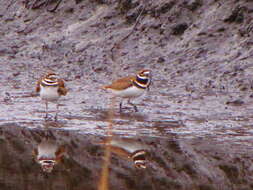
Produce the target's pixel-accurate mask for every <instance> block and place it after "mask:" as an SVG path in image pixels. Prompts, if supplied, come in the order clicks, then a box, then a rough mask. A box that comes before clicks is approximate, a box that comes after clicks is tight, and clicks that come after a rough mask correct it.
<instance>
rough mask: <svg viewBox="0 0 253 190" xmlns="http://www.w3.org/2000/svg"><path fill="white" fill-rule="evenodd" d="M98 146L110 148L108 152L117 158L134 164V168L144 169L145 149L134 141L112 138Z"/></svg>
mask: <svg viewBox="0 0 253 190" xmlns="http://www.w3.org/2000/svg"><path fill="white" fill-rule="evenodd" d="M99 144H102V145H105V146H110V150H111V151H112V152H113V153H114V154H117V155H118V156H120V157H122V158H125V159H127V160H131V161H132V162H134V165H135V167H136V168H139V169H145V168H146V154H147V152H146V150H145V147H144V146H143V145H142V144H141V143H139V142H137V141H136V140H134V139H128V138H122V139H118V138H113V139H111V140H110V141H108V140H107V141H104V142H101V143H99Z"/></svg>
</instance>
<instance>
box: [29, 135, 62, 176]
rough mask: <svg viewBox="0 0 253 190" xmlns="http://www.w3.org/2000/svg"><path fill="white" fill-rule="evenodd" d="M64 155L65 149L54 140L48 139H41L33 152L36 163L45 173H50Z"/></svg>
mask: <svg viewBox="0 0 253 190" xmlns="http://www.w3.org/2000/svg"><path fill="white" fill-rule="evenodd" d="M64 153H65V147H64V146H59V145H58V144H57V143H56V140H53V139H49V138H48V137H47V138H45V139H43V140H42V141H41V142H40V143H39V144H38V147H37V148H36V149H35V150H34V152H33V154H34V156H35V160H36V162H37V163H39V164H40V165H41V168H42V170H43V171H44V172H47V173H50V172H52V170H53V169H54V166H55V165H56V164H58V163H59V162H60V161H61V160H62V158H63V156H64Z"/></svg>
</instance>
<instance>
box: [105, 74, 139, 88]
mask: <svg viewBox="0 0 253 190" xmlns="http://www.w3.org/2000/svg"><path fill="white" fill-rule="evenodd" d="M134 79H135V76H128V77H124V78H121V79H118V80H116V81H113V82H112V84H111V85H108V86H104V87H103V88H104V89H108V88H110V89H114V90H122V89H125V88H128V87H130V86H132V85H133V80H134Z"/></svg>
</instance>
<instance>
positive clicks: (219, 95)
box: [0, 0, 253, 190]
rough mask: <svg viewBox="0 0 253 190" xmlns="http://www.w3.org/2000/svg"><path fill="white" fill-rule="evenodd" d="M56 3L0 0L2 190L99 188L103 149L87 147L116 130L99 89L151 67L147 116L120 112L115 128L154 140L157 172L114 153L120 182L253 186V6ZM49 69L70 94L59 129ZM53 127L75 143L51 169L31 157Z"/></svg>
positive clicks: (209, 0)
mask: <svg viewBox="0 0 253 190" xmlns="http://www.w3.org/2000/svg"><path fill="white" fill-rule="evenodd" d="M48 2H49V3H48V4H46V1H40V3H41V4H38V2H37V1H36V0H24V1H19V0H11V1H4V0H0V66H1V67H0V86H1V91H0V93H1V95H2V96H1V97H0V103H1V106H0V131H1V134H2V135H1V141H0V143H1V144H0V146H1V147H2V148H1V154H0V168H1V171H3V172H1V174H0V184H1V189H2V187H3V188H5V189H17V188H20V189H45V188H47V189H58V188H60V189H81V188H83V187H86V186H87V184H86V183H88V184H89V185H90V189H95V188H96V185H97V181H98V177H99V172H100V169H101V155H100V154H99V156H98V155H97V154H95V155H94V154H93V153H92V152H88V151H87V152H86V151H85V150H83V149H82V147H87V148H88V149H89V147H91V149H93V148H92V147H93V146H95V147H96V145H94V143H93V138H94V139H95V140H97V139H100V138H102V137H103V136H104V135H105V133H106V126H107V122H106V121H107V116H108V113H107V112H108V104H109V98H110V95H109V94H108V93H106V92H105V91H103V90H102V89H101V88H100V87H101V86H103V85H105V84H107V83H109V82H110V81H111V80H112V79H115V78H116V77H120V76H126V75H128V74H133V73H135V72H136V71H137V70H139V69H142V68H149V69H151V70H152V75H153V78H152V79H153V82H152V86H151V89H150V91H149V92H147V93H146V95H145V96H143V97H142V98H139V99H136V100H135V101H134V102H136V103H137V105H138V107H139V110H140V112H138V113H134V112H133V111H132V110H131V109H125V110H124V113H122V114H119V113H116V115H115V125H114V128H113V132H114V134H115V135H120V136H127V137H131V138H137V139H141V140H142V141H143V143H144V144H147V145H148V146H149V147H150V149H149V152H150V155H149V160H150V162H149V163H150V167H148V169H147V170H146V171H136V170H135V169H134V168H133V167H132V165H131V163H129V162H126V161H122V162H121V161H118V157H115V158H114V159H115V160H113V161H115V162H112V165H111V167H112V169H111V178H110V182H111V189H141V188H144V189H186V190H188V189H200V190H209V189H217V190H218V189H222V190H223V189H224V190H226V189H228V190H230V189H234V190H238V189H243V190H246V189H253V184H252V178H253V175H252V170H253V168H252V166H251V165H252V154H253V153H252V145H253V138H252V132H253V130H252V121H253V117H252V116H253V109H252V107H253V105H252V104H253V102H252V97H253V93H252V88H253V87H252V86H253V83H252V71H253V67H252V66H253V64H252V54H253V46H252V44H253V41H252V33H253V21H252V16H253V2H252V1H250V0H239V1H225V0H219V1H217V0H190V1H184V0H178V1H175V0H169V1H168V0H167V1H166V0H157V1H150V0H145V1H139V0H118V1H116V0H96V1H91V0H87V1H84V0H75V1H74V0H68V1H67V0H66V1H64V0H62V2H61V3H60V4H59V6H58V8H57V9H56V10H55V11H54V12H50V10H52V9H53V7H54V6H55V5H56V4H57V2H56V1H53V0H51V1H48ZM137 21H138V22H137ZM47 70H54V71H56V72H57V73H58V74H59V75H60V76H61V77H63V78H64V79H65V81H66V84H67V88H68V89H69V94H68V95H67V96H66V97H64V98H62V100H61V108H60V109H61V112H60V113H59V121H58V122H49V124H48V123H47V122H46V124H45V121H44V118H43V117H44V115H45V108H44V105H43V104H41V102H40V99H39V98H38V97H37V96H36V94H35V92H34V88H35V83H36V80H37V79H38V78H39V77H40V76H41V75H42V74H43V73H45V72H46V71H47ZM54 109H55V107H54V106H53V105H50V110H52V115H53V114H54V113H53V110H54ZM45 125H46V128H47V127H49V128H50V129H51V128H52V129H51V130H52V133H54V135H55V136H56V137H57V138H56V139H59V141H60V142H65V141H66V142H65V143H66V144H70V145H69V146H70V147H71V148H69V149H70V150H72V149H73V150H72V151H70V153H69V156H67V157H66V159H65V161H66V162H70V163H71V164H72V165H71V166H67V168H66V167H65V168H64V167H63V168H62V167H61V168H58V169H57V168H56V170H54V175H49V176H48V175H45V174H43V173H42V172H41V170H40V168H39V167H38V166H37V165H36V163H34V162H33V159H32V157H31V154H30V152H31V151H30V149H31V147H33V146H36V143H37V142H38V141H39V139H40V138H42V137H41V136H40V135H38V134H41V133H43V131H44V130H46V129H45ZM38 131H42V132H38ZM36 133H38V134H37V136H38V137H40V138H39V139H37V140H36V141H35V137H34V134H36ZM35 136H36V135H35ZM65 136H66V137H65ZM67 137H68V138H67ZM77 139H80V141H78V140H77ZM71 140H73V142H74V143H73V144H72V143H71V142H70V141H71ZM32 141H34V142H32ZM77 141H78V142H77ZM26 142H28V144H27V146H25V144H26ZM74 144H76V145H77V147H76V148H74V147H75V145H74ZM16 145H17V146H18V147H19V148H20V149H19V148H18V149H16V148H15V146H16ZM4 150H6V151H4ZM99 151H100V149H99ZM101 151H102V148H101ZM5 152H9V153H8V154H4V153H5ZM20 154H22V156H21V155H20ZM23 155H24V156H23ZM15 158H16V159H17V160H18V161H15ZM95 158H96V159H95ZM8 161H9V164H8V163H7V164H6V162H8ZM13 162H15V164H14V165H13V164H10V163H13ZM119 163H120V164H119ZM25 165H26V166H27V167H28V165H29V167H28V169H27V168H26V166H25ZM30 165H31V167H30ZM8 166H10V167H8ZM69 168H71V169H69ZM81 168H82V169H81ZM80 170H82V171H80ZM79 173H81V174H82V175H81V176H80V175H79ZM87 173H88V174H87ZM86 175H89V176H86ZM45 176H46V177H45ZM73 176H74V178H73ZM143 176H144V177H143ZM48 178H49V179H50V180H47V181H48V183H46V184H45V183H44V182H45V180H46V179H48ZM85 179H89V180H85ZM119 179H120V180H119ZM62 180H64V183H63V182H62ZM73 180H74V182H73ZM65 182H66V183H65ZM20 184H22V185H20ZM41 184H44V185H48V186H47V187H45V186H43V185H41ZM73 184H78V185H77V186H74V185H73ZM85 184H86V185H85ZM119 187H120V188H119Z"/></svg>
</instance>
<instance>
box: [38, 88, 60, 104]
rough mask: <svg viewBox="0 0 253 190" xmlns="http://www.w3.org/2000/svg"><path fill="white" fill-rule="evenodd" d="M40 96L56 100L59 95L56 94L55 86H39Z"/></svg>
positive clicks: (47, 99)
mask: <svg viewBox="0 0 253 190" xmlns="http://www.w3.org/2000/svg"><path fill="white" fill-rule="evenodd" d="M40 97H41V99H42V100H45V101H57V100H58V98H59V97H60V95H59V94H58V87H57V86H55V87H54V86H50V87H47V86H46V87H44V86H42V85H41V86H40Z"/></svg>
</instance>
